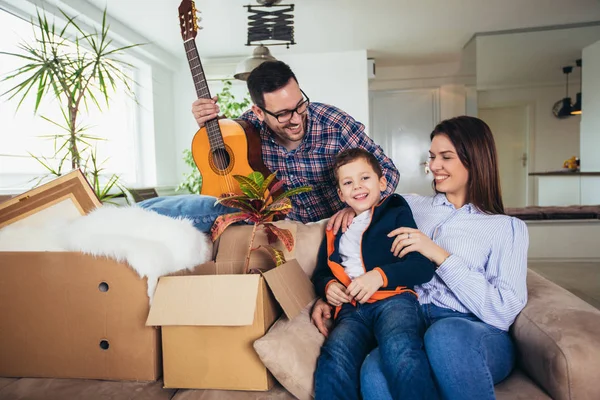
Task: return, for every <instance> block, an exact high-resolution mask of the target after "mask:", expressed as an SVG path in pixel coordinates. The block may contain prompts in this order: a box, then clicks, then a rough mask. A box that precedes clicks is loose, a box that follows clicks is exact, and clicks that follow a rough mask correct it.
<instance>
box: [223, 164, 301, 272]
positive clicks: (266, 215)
mask: <svg viewBox="0 0 600 400" xmlns="http://www.w3.org/2000/svg"><path fill="white" fill-rule="evenodd" d="M276 173H277V172H274V173H272V174H271V175H269V176H268V177H267V178H265V177H264V176H263V174H261V173H260V172H253V173H251V174H250V175H248V176H242V175H235V176H234V178H235V180H236V181H237V182H238V183H239V185H240V189H241V191H242V193H243V194H241V195H222V196H220V197H219V198H218V199H217V203H220V204H223V205H224V206H227V207H232V208H237V209H239V210H240V211H239V212H235V213H231V214H225V215H221V216H220V217H218V218H217V219H216V220H215V223H214V224H213V226H212V228H211V238H212V240H213V242H214V241H216V240H217V239H218V238H219V236H221V234H222V233H223V232H224V231H225V229H226V228H227V227H229V226H230V225H231V224H234V223H236V222H241V221H247V222H249V223H252V224H254V227H253V228H252V234H251V237H250V244H249V246H248V252H247V254H246V261H245V263H244V272H245V273H249V272H253V271H249V270H248V266H249V265H250V255H251V254H252V252H253V251H256V250H259V249H261V248H263V249H264V250H266V251H267V252H268V253H269V255H270V256H271V258H272V259H273V261H274V262H275V266H277V267H278V266H280V265H282V264H285V262H286V260H285V256H284V254H283V251H281V250H279V249H276V248H274V247H273V246H271V244H273V243H275V242H277V240H281V241H282V242H283V244H284V246H285V248H286V249H287V250H288V251H292V249H293V248H294V236H293V235H292V233H291V232H290V231H289V230H288V229H282V228H279V227H277V226H275V225H274V224H273V223H272V221H273V220H274V219H276V218H278V217H282V216H285V215H286V214H288V213H289V212H290V211H292V201H291V200H290V197H291V196H294V195H297V194H300V193H305V192H309V191H311V190H312V188H311V187H309V186H301V187H296V188H293V189H290V190H288V191H285V192H283V193H282V194H280V195H278V196H276V197H273V196H272V193H277V192H278V191H279V190H280V189H281V187H282V186H283V181H278V182H277V183H275V184H273V185H272V187H269V186H271V184H272V183H273V180H274V179H275V175H276ZM259 228H261V229H264V231H265V232H266V235H267V241H268V243H269V244H268V245H262V246H258V247H256V248H255V247H254V237H255V235H256V231H257V230H258V229H259Z"/></svg>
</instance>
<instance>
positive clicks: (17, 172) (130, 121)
mask: <svg viewBox="0 0 600 400" xmlns="http://www.w3.org/2000/svg"><path fill="white" fill-rule="evenodd" d="M57 25H58V26H60V27H62V25H61V24H60V23H58V24H57ZM33 37H34V36H33V30H32V28H31V25H30V23H29V22H28V21H25V20H23V19H21V18H18V17H16V16H14V15H12V14H10V13H8V12H6V11H4V10H1V9H0V51H4V52H9V53H18V52H20V51H19V48H18V44H19V43H22V42H23V41H26V42H28V43H32V40H33ZM22 65H23V60H22V59H19V58H17V57H10V56H4V55H0V77H1V78H4V77H6V76H7V74H8V73H10V72H11V71H13V70H15V69H16V68H18V67H20V66H22ZM131 72H132V74H130V76H133V77H134V79H135V75H133V73H134V71H131ZM18 82H20V81H19V80H16V79H15V80H7V81H4V82H0V93H4V92H6V91H7V90H9V89H10V88H12V87H13V86H15V84H17V83H18ZM121 85H122V84H121ZM19 100H20V97H19V96H16V97H15V98H13V99H10V100H9V97H8V96H2V97H0V193H2V192H4V193H18V192H22V191H24V190H27V189H30V188H31V187H32V186H33V184H34V181H35V180H36V178H38V177H40V176H43V175H45V174H46V173H47V172H48V171H47V170H46V169H45V168H44V167H43V166H42V165H41V163H39V162H38V161H37V160H36V159H35V158H33V157H31V155H30V154H32V155H35V156H38V157H39V156H43V157H46V158H48V159H49V161H50V162H51V163H54V165H55V166H56V165H58V162H59V160H57V159H52V158H51V156H52V155H53V154H54V153H55V150H54V140H53V139H52V138H51V137H50V138H48V137H44V136H51V135H55V134H57V133H60V131H61V128H59V127H58V126H56V125H53V124H52V123H50V122H48V121H45V120H44V119H43V118H42V116H44V117H47V118H49V119H50V120H53V121H56V122H59V123H62V122H63V121H64V119H63V116H62V113H61V107H60V105H59V104H58V101H57V100H56V99H53V98H52V95H50V96H47V97H46V99H45V101H43V102H42V104H41V105H40V108H39V110H38V113H37V115H34V114H33V109H34V104H35V95H34V94H33V91H32V92H30V94H29V95H28V97H27V98H26V99H25V101H24V102H23V104H21V106H20V107H19V108H18V110H17V105H18V102H19ZM100 104H101V105H102V103H100ZM109 104H110V107H108V108H107V107H106V103H104V105H103V106H102V111H99V110H98V109H97V107H96V106H95V105H94V104H90V107H89V109H88V110H87V111H86V110H85V108H84V109H82V110H81V112H80V116H79V119H80V121H78V122H79V123H80V124H82V125H85V126H88V127H90V128H89V130H87V131H86V134H88V135H91V136H96V137H102V138H103V139H106V140H100V141H94V143H95V145H96V149H97V158H98V161H99V162H102V161H104V160H106V162H105V163H104V164H102V167H103V168H105V171H104V173H106V174H107V175H112V174H113V173H116V174H118V175H119V176H120V177H121V182H122V183H123V184H125V185H127V186H135V185H136V183H138V181H139V176H140V173H139V171H138V165H140V163H139V160H138V158H139V151H137V149H138V143H137V142H138V140H137V137H138V135H137V124H136V121H137V112H138V105H137V104H136V102H135V101H134V100H133V99H131V98H130V97H129V96H128V95H127V94H126V92H125V90H124V88H123V87H117V90H116V91H115V92H114V93H113V94H112V95H111V100H110V103H109ZM70 165H71V164H70V162H65V163H64V164H63V173H64V172H68V171H69V170H70Z"/></svg>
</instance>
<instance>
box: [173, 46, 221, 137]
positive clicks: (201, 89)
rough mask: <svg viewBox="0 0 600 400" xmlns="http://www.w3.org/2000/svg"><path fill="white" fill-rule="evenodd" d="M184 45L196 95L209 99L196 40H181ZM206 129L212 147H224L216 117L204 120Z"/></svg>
mask: <svg viewBox="0 0 600 400" xmlns="http://www.w3.org/2000/svg"><path fill="white" fill-rule="evenodd" d="M183 45H184V47H185V54H186V55H187V59H188V64H189V65H190V71H191V72H192V79H193V80H194V87H195V88H196V95H197V96H198V98H199V99H210V98H211V96H210V90H209V89H208V83H207V82H206V76H205V75H204V69H203V68H202V63H201V62H200V56H199V55H198V49H197V48H196V42H195V41H194V39H189V40H186V41H185V42H183ZM204 125H205V126H206V131H207V132H208V140H209V142H210V147H211V148H212V149H216V148H221V149H222V148H225V145H224V143H223V135H222V134H221V129H220V128H219V122H218V121H217V119H216V118H215V119H211V120H210V121H206V123H205V124H204Z"/></svg>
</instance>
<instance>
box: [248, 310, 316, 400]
mask: <svg viewBox="0 0 600 400" xmlns="http://www.w3.org/2000/svg"><path fill="white" fill-rule="evenodd" d="M311 308H312V304H310V305H309V306H307V307H306V308H305V309H304V310H303V311H302V313H301V314H300V315H298V316H297V317H296V318H294V319H292V320H291V321H290V320H288V319H287V318H286V317H285V315H284V316H282V317H281V318H280V319H279V320H278V321H277V322H275V323H274V324H273V326H272V327H271V329H270V330H269V332H268V333H267V334H266V335H265V336H263V337H262V338H260V339H258V340H256V341H255V342H254V349H255V350H256V352H257V353H258V356H259V357H260V359H261V361H262V362H263V364H264V365H265V366H266V367H267V368H268V369H269V371H271V373H272V374H273V376H274V377H275V379H277V380H278V381H279V383H281V385H282V386H283V387H284V388H286V389H287V390H288V391H289V392H290V393H292V394H293V395H294V396H296V397H297V398H298V399H300V400H310V399H312V398H313V396H314V380H313V374H314V372H315V368H316V365H317V358H318V357H319V354H320V352H321V346H322V345H323V342H324V341H325V337H324V336H323V335H322V334H321V333H320V332H319V331H318V330H317V328H316V327H315V326H314V325H313V324H312V322H311V321H310V310H311Z"/></svg>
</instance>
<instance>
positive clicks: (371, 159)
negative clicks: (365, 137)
mask: <svg viewBox="0 0 600 400" xmlns="http://www.w3.org/2000/svg"><path fill="white" fill-rule="evenodd" d="M361 158H362V159H363V160H365V161H366V162H367V164H369V165H370V166H371V168H373V171H375V173H376V174H377V177H378V178H381V177H382V176H383V171H382V169H381V165H379V161H378V160H377V157H375V156H374V155H373V154H372V153H369V152H368V151H366V150H365V149H361V148H359V147H355V148H352V149H346V150H344V151H342V152H341V153H339V154H338V155H337V156H336V157H335V164H334V165H333V176H334V177H335V182H336V184H337V185H338V186H339V184H340V183H339V176H338V170H339V169H340V168H341V167H342V166H344V165H346V164H349V163H351V162H353V161H356V160H359V159H361Z"/></svg>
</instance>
